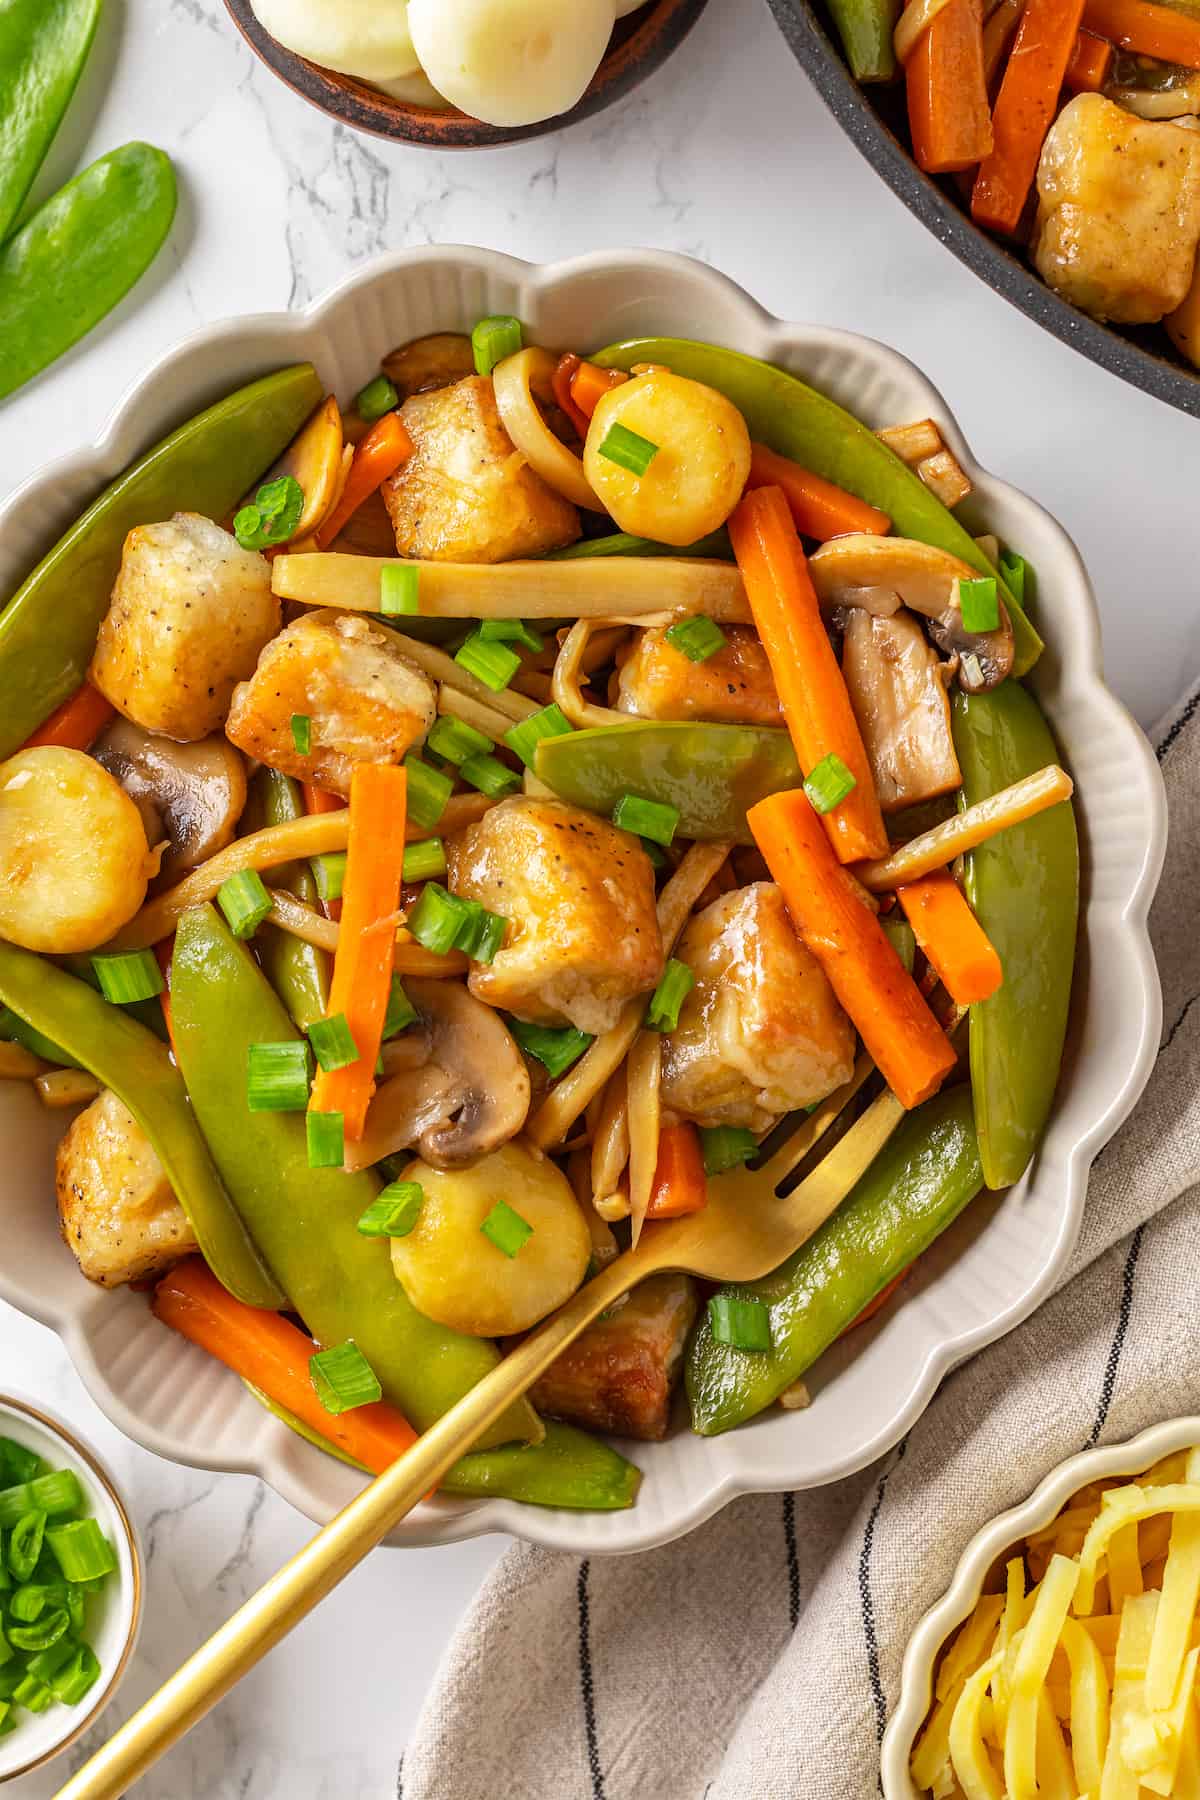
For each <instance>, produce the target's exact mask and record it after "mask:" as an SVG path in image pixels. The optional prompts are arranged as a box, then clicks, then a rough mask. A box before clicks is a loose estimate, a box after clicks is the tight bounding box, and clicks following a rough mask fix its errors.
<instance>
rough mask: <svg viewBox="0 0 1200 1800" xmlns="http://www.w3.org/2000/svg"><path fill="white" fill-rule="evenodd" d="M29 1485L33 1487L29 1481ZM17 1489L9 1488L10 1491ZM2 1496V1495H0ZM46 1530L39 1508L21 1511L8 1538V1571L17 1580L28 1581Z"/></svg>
mask: <svg viewBox="0 0 1200 1800" xmlns="http://www.w3.org/2000/svg"><path fill="white" fill-rule="evenodd" d="M28 1485H29V1487H30V1488H32V1487H33V1485H34V1484H33V1482H30V1483H29V1484H28ZM18 1491H19V1490H17V1489H15V1488H10V1489H9V1492H10V1493H16V1492H18ZM0 1498H2V1496H0ZM45 1530H46V1514H45V1512H44V1511H43V1510H42V1509H41V1508H39V1509H37V1510H36V1511H31V1512H26V1513H22V1514H21V1516H20V1517H19V1518H18V1519H17V1521H16V1524H15V1525H14V1526H13V1528H12V1534H11V1536H10V1537H9V1540H8V1571H9V1574H10V1575H12V1576H13V1577H14V1578H15V1579H16V1580H17V1581H28V1580H29V1577H30V1576H31V1575H32V1574H33V1571H34V1569H35V1568H36V1567H37V1559H38V1557H39V1556H40V1555H41V1554H42V1537H43V1534H44V1533H45Z"/></svg>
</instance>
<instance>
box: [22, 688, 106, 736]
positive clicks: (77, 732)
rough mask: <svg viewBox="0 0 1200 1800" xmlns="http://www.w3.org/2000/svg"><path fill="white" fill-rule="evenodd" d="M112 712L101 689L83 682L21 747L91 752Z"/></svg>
mask: <svg viewBox="0 0 1200 1800" xmlns="http://www.w3.org/2000/svg"><path fill="white" fill-rule="evenodd" d="M114 710H115V709H114V708H113V707H112V706H111V705H110V704H109V702H108V701H107V700H106V699H105V698H104V695H103V694H102V693H101V692H100V690H99V689H98V688H94V687H93V686H92V684H91V682H90V681H85V682H84V684H83V686H82V687H77V688H76V689H75V692H74V693H73V694H71V695H70V696H69V697H68V698H67V699H66V700H64V701H63V703H62V705H61V706H58V707H55V709H54V711H53V712H52V713H51V714H50V717H49V718H48V719H44V720H43V721H42V723H41V724H40V725H39V726H38V728H37V730H36V731H35V732H34V733H33V735H32V736H31V737H28V738H26V740H25V742H24V744H23V745H22V746H21V748H22V749H23V750H33V749H36V748H37V747H38V746H39V745H42V744H53V745H55V746H56V747H58V748H59V749H63V750H90V749H91V747H92V745H93V744H94V743H95V741H96V739H97V738H98V737H99V736H100V733H101V732H102V731H103V730H104V727H105V726H106V725H107V724H108V721H109V720H110V719H111V718H112V716H113V712H114Z"/></svg>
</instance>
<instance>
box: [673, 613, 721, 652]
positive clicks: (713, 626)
mask: <svg viewBox="0 0 1200 1800" xmlns="http://www.w3.org/2000/svg"><path fill="white" fill-rule="evenodd" d="M728 641H729V640H728V639H727V638H726V636H725V633H724V632H723V631H722V630H721V627H720V626H719V625H718V624H717V622H716V620H715V619H709V618H707V617H706V616H705V615H704V614H703V613H696V614H694V615H693V617H692V618H690V619H679V620H677V621H676V623H675V624H674V625H668V627H667V642H668V644H670V645H671V647H672V648H673V649H675V650H679V651H680V652H682V654H683V655H684V656H686V657H687V659H688V661H689V662H694V663H702V662H707V661H708V659H709V657H710V656H715V655H716V654H717V651H718V650H720V649H723V647H724V646H725V644H726V643H728Z"/></svg>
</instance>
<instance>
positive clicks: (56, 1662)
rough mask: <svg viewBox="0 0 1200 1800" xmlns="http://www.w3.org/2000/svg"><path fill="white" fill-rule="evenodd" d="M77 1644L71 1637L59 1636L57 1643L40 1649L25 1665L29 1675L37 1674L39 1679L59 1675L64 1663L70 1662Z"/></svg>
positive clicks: (47, 1679)
mask: <svg viewBox="0 0 1200 1800" xmlns="http://www.w3.org/2000/svg"><path fill="white" fill-rule="evenodd" d="M75 1649H76V1646H75V1645H74V1644H73V1643H72V1642H71V1640H70V1638H59V1640H58V1642H57V1644H51V1645H50V1646H49V1647H48V1648H47V1649H45V1650H39V1651H38V1652H37V1654H36V1656H31V1657H30V1659H29V1661H28V1662H27V1663H26V1665H25V1672H26V1674H27V1675H36V1676H37V1678H38V1680H39V1681H49V1680H50V1678H51V1676H52V1675H57V1673H58V1671H59V1670H60V1669H61V1668H62V1666H63V1664H64V1663H68V1662H70V1660H71V1658H72V1656H74V1654H75Z"/></svg>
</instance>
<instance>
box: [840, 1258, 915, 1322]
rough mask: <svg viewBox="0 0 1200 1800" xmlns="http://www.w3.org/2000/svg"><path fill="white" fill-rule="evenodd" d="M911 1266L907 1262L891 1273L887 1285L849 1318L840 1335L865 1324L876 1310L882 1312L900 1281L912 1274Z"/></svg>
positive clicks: (873, 1315)
mask: <svg viewBox="0 0 1200 1800" xmlns="http://www.w3.org/2000/svg"><path fill="white" fill-rule="evenodd" d="M912 1267H913V1265H912V1264H911V1263H909V1265H908V1267H907V1269H901V1271H900V1273H899V1274H898V1275H893V1277H892V1279H891V1280H890V1281H889V1282H888V1284H887V1286H886V1287H881V1288H880V1290H879V1292H878V1293H877V1294H876V1296H875V1298H874V1299H873V1300H868V1301H867V1304H866V1305H865V1306H864V1307H863V1309H862V1311H861V1312H860V1313H859V1315H858V1317H857V1318H856V1319H851V1321H850V1323H849V1324H848V1325H847V1326H846V1329H845V1331H843V1332H842V1336H843V1337H845V1335H846V1332H847V1331H857V1330H858V1328H859V1326H860V1325H865V1324H866V1322H867V1320H868V1319H873V1318H874V1317H875V1314H876V1313H877V1312H882V1311H883V1309H884V1307H885V1306H886V1305H887V1303H888V1301H889V1300H890V1299H891V1297H892V1295H893V1294H894V1293H895V1291H896V1289H897V1288H898V1287H899V1286H900V1283H901V1282H902V1281H904V1280H906V1279H907V1278H908V1276H909V1275H911V1274H912Z"/></svg>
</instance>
